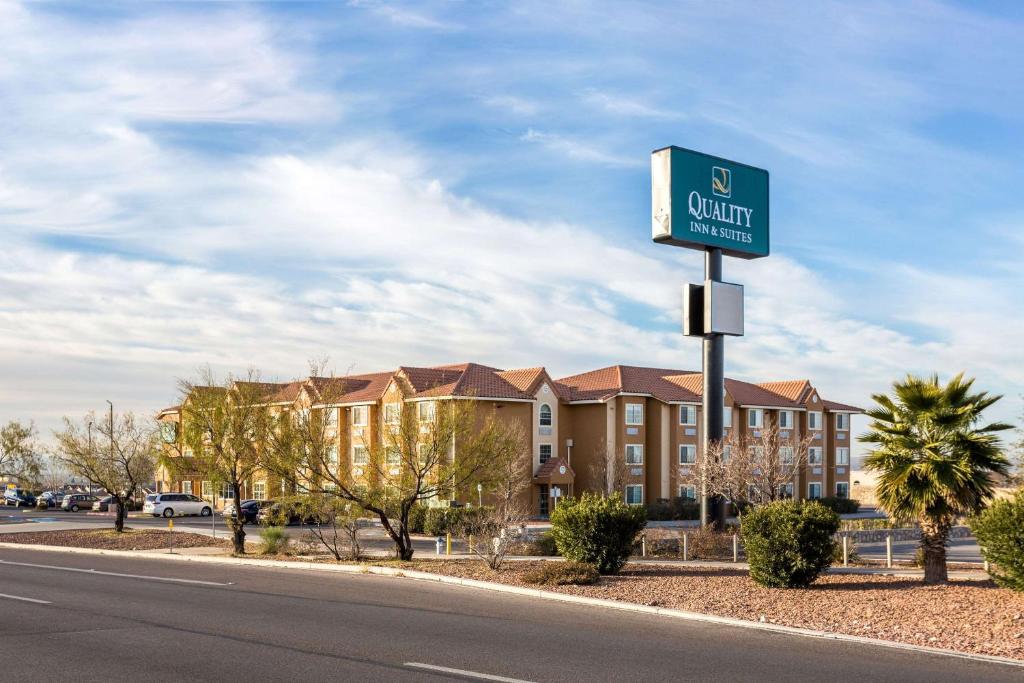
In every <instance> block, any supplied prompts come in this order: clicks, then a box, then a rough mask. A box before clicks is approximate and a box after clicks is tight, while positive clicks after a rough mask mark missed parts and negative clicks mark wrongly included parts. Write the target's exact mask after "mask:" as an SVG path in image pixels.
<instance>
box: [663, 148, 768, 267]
mask: <svg viewBox="0 0 1024 683" xmlns="http://www.w3.org/2000/svg"><path fill="white" fill-rule="evenodd" d="M651 178H652V186H651V191H652V200H653V203H652V206H653V215H652V224H651V228H652V237H653V238H654V241H655V242H663V243H666V244H674V245H676V246H680V247H689V248H691V249H700V250H707V249H711V248H719V249H721V250H722V253H724V254H728V255H730V256H739V257H740V258H748V259H753V258H761V257H762V256H767V255H768V171H766V170H764V169H761V168H754V167H753V166H747V165H746V164H741V163H738V162H736V161H729V160H728V159H721V158H719V157H713V156H710V155H708V154H702V153H701V152H694V151H692V150H689V149H683V148H682V147H666V148H664V149H659V150H656V151H654V152H653V153H652V154H651Z"/></svg>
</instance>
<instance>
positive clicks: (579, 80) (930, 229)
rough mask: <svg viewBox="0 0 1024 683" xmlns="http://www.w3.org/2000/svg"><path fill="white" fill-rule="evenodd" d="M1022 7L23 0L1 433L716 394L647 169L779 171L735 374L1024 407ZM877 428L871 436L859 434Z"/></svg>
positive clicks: (1, 337)
mask: <svg viewBox="0 0 1024 683" xmlns="http://www.w3.org/2000/svg"><path fill="white" fill-rule="evenodd" d="M1022 29H1024V13H1022V11H1021V10H1020V9H1019V7H1017V6H1016V5H1015V4H1013V3H1003V4H1000V3H992V4H987V5H985V4H976V3H942V2H905V3H886V2H878V3H871V2H851V3H842V2H820V3H812V4H808V3H773V2H758V3H743V2H720V3H714V4H713V5H712V4H708V3H685V4H684V3H654V2H641V3H585V2H566V3H546V2H544V3H542V2H520V3H515V4H514V5H506V4H502V3H492V2H482V3H469V2H452V1H447V2H436V3H430V2H422V3H409V4H404V3H386V2H372V1H369V0H366V1H361V2H349V3H283V4H273V3H259V4H253V5H247V4H236V3H213V4H204V3H181V4H160V3H123V4H109V5H105V6H103V7H97V6H95V5H93V4H89V5H77V4H70V3H35V4H31V3H30V4H21V3H16V2H10V1H9V0H0V110H2V111H3V112H4V113H5V114H4V117H5V125H4V126H3V127H0V230H2V234H3V235H4V237H5V240H4V243H5V249H4V250H3V253H0V373H2V375H3V376H4V377H5V381H4V382H3V385H2V391H0V419H9V418H22V419H26V418H32V419H35V420H36V421H37V422H38V423H39V424H40V426H42V427H43V428H44V429H48V428H49V427H52V426H53V425H54V424H56V421H57V420H58V419H59V416H60V415H63V414H71V415H77V414H80V413H82V412H85V411H87V410H89V409H91V408H94V407H97V406H99V405H100V404H102V402H103V400H104V399H105V398H111V399H112V400H116V402H117V404H118V406H119V407H123V408H126V409H127V408H131V409H136V410H151V409H155V408H157V407H160V406H161V405H163V404H167V403H170V402H172V401H173V400H174V398H175V397H174V384H175V383H174V378H175V377H181V376H187V375H189V374H190V373H191V372H193V370H194V369H195V368H196V367H197V366H199V365H201V364H204V363H211V364H212V365H213V366H214V367H216V368H217V369H220V370H222V371H232V370H233V371H239V370H242V369H244V368H246V367H249V366H255V367H258V368H260V369H261V370H262V372H263V373H264V374H265V375H267V376H269V377H275V378H284V379H286V378H290V377H293V376H296V375H300V374H302V373H303V371H304V369H305V364H306V361H307V359H311V358H319V357H323V356H329V357H330V359H331V361H332V363H333V364H334V366H335V368H336V369H337V371H338V372H348V371H370V370H377V369H382V368H388V367H393V366H394V365H396V364H398V363H404V364H430V363H441V362H459V361H462V360H477V361H480V362H485V363H489V364H494V365H498V366H504V367H514V366H532V365H537V364H544V365H546V366H547V367H548V369H549V371H551V372H552V374H554V375H556V376H561V375H566V374H570V373H574V372H578V371H581V370H585V369H588V368H592V367H598V366H601V365H605V364H610V363H615V362H623V363H636V364H649V365H659V366H671V367H680V368H684V369H685V368H697V367H699V355H698V348H697V344H696V343H695V342H692V341H689V340H683V339H682V338H681V336H680V335H679V333H678V329H679V323H678V318H679V311H678V298H679V297H678V293H679V287H680V285H681V284H682V283H684V282H687V281H696V280H699V279H700V277H701V273H700V268H701V260H700V255H699V254H697V253H695V252H689V251H686V250H682V249H674V248H670V247H665V246H658V245H654V244H652V243H651V242H650V237H649V235H650V228H649V222H650V217H649V213H650V177H649V153H650V151H651V150H653V149H655V148H658V147H661V146H664V145H667V144H678V145H682V146H686V147H691V148H694V149H700V150H703V151H706V152H709V153H711V154H716V155H720V156H725V157H729V158H733V159H737V160H740V161H744V162H746V163H749V164H752V165H756V166H760V167H763V168H767V169H769V171H770V172H771V182H772V216H771V219H772V238H773V244H772V251H773V254H772V256H771V257H770V258H768V259H764V260H761V261H758V262H741V261H737V260H734V259H730V260H729V261H728V262H727V264H726V275H727V279H733V280H735V281H739V282H743V283H744V284H745V285H746V286H747V296H748V301H747V303H748V335H747V337H745V338H744V339H742V340H737V341H734V342H730V344H729V355H728V371H729V374H731V375H733V376H737V377H744V378H749V379H765V380H767V379H783V378H791V377H804V376H808V377H810V378H812V380H814V381H815V382H816V383H817V384H818V385H819V388H820V389H821V391H822V393H823V394H824V395H826V396H827V397H832V398H835V399H837V400H842V401H846V402H852V403H859V404H865V403H867V401H868V396H869V394H870V392H872V391H878V390H884V389H885V388H886V386H887V384H888V383H889V382H890V381H891V380H892V379H894V378H896V377H898V376H899V375H900V374H902V373H904V372H906V371H914V372H929V371H933V370H936V371H939V372H940V373H943V374H944V375H948V374H950V373H952V372H954V371H959V370H966V371H967V372H968V373H970V374H975V375H978V376H979V378H980V381H981V382H982V383H983V384H984V386H985V387H986V388H990V389H992V390H994V391H999V392H1002V393H1006V394H1007V395H1008V398H1007V400H1006V401H1005V402H1004V406H1003V407H1002V408H1001V413H1000V415H1001V416H1002V417H1007V418H1010V417H1014V416H1016V415H1017V414H1019V413H1020V407H1021V403H1020V400H1019V396H1018V395H1019V394H1020V393H1021V391H1024V363H1022V361H1024V351H1022V350H1021V349H1022V348H1024V347H1022V345H1021V344H1020V341H1019V340H1020V339H1021V338H1022V336H1024V323H1022V320H1021V317H1020V304H1019V295H1020V293H1021V292H1022V291H1024V276H1022V275H1021V271H1022V269H1021V265H1022V264H1021V258H1020V255H1019V254H1020V251H1021V248H1022V247H1024V229H1022V228H1024V205H1022V201H1021V193H1020V190H1019V188H1020V187H1021V186H1024V170H1022V166H1021V163H1020V160H1021V159H1022V158H1024V134H1022V133H1021V131H1024V121H1022V118H1024V113H1022V112H1024V88H1021V87H1020V84H1021V82H1022V79H1024V52H1022V51H1021V50H1020V45H1019V36H1020V35H1022ZM855 426H856V424H855Z"/></svg>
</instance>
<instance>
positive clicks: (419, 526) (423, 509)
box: [409, 505, 429, 534]
mask: <svg viewBox="0 0 1024 683" xmlns="http://www.w3.org/2000/svg"><path fill="white" fill-rule="evenodd" d="M428 509H429V508H427V506H426V505H413V506H412V507H411V508H409V533H410V534H422V533H426V532H425V531H424V526H423V525H424V523H425V522H426V520H427V510H428Z"/></svg>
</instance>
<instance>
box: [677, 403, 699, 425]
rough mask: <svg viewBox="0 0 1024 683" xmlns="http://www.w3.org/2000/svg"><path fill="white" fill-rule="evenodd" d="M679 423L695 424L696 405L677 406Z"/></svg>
mask: <svg viewBox="0 0 1024 683" xmlns="http://www.w3.org/2000/svg"><path fill="white" fill-rule="evenodd" d="M679 424H681V425H687V426H692V425H695V424H697V406H679Z"/></svg>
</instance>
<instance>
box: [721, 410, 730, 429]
mask: <svg viewBox="0 0 1024 683" xmlns="http://www.w3.org/2000/svg"><path fill="white" fill-rule="evenodd" d="M722 426H723V427H725V428H726V429H729V428H730V427H732V408H731V407H729V406H725V408H723V409H722Z"/></svg>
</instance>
